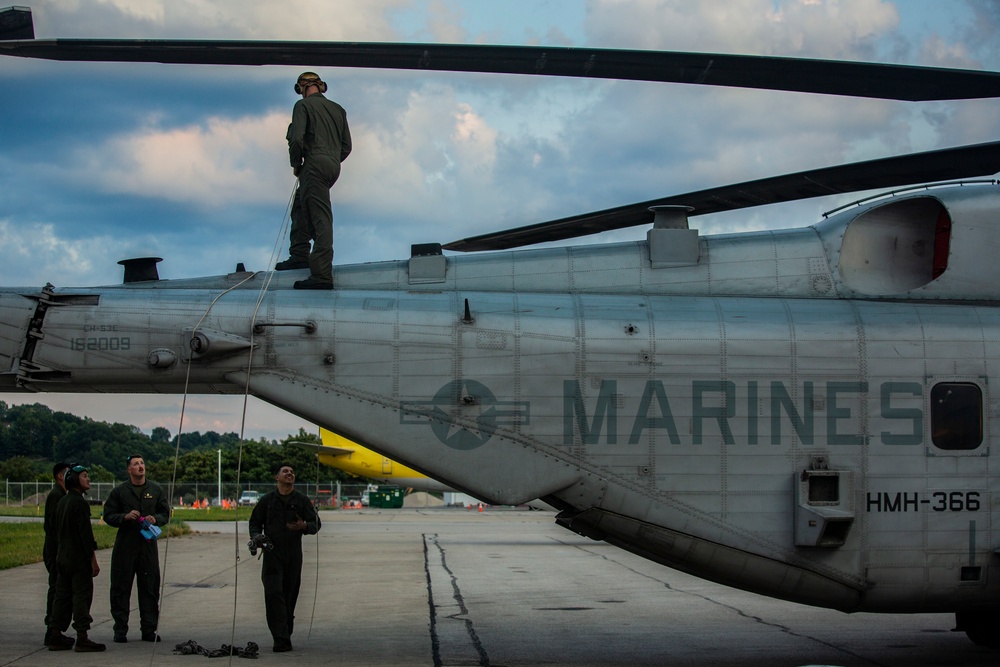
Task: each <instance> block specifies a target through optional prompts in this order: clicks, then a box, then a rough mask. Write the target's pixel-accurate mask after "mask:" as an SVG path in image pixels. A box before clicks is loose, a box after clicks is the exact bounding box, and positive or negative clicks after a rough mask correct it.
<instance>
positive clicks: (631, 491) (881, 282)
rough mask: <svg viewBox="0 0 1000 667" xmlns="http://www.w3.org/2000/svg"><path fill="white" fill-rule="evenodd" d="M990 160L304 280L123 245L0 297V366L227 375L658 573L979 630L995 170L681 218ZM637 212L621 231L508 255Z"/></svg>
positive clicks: (79, 46)
mask: <svg viewBox="0 0 1000 667" xmlns="http://www.w3.org/2000/svg"><path fill="white" fill-rule="evenodd" d="M14 13H16V14H17V16H14V15H13V14H14ZM8 18H10V20H9V21H7V26H8V27H7V28H6V29H5V37H6V40H7V41H4V42H3V43H0V53H3V54H6V55H13V56H23V57H36V58H49V59H57V60H100V61H144V62H166V63H170V62H174V63H215V64H234V65H250V64H257V65H263V64H285V65H293V64H294V65H302V66H308V67H310V68H313V67H320V66H326V67H381V68H396V69H412V70H420V69H426V70H455V71H481V72H506V73H521V74H534V75H554V76H583V77H586V76H589V77H605V78H628V79H639V80H649V81H670V82H683V83H693V84H705V85H723V86H742V87H751V88H767V89H776V90H791V91H800V92H813V93H826V94H838V95H854V96H867V97H881V98H888V99H900V100H912V101H921V100H939V99H966V98H987V97H998V96H1000V73H996V72H981V71H969V70H947V69H931V68H920V67H905V66H889V65H878V64H868V63H848V62H832V61H811V60H800V59H784V58H764V57H750V56H733V55H722V54H693V53H664V52H639V51H618V50H599V49H577V48H549V47H511V46H505V47H499V46H458V45H430V44H424V45H414V44H402V45H401V44H372V43H315V42H313V43H301V42H189V41H157V40H153V41H147V40H142V41H139V40H136V41H132V40H34V39H33V31H32V29H31V26H30V15H26V14H25V13H24V12H23V11H21V10H13V13H11V14H10V16H9V17H8ZM19 21H20V23H19ZM998 171H1000V142H994V143H987V144H978V145H973V146H965V147H961V148H954V149H946V150H940V151H935V152H931V153H921V154H916V155H910V156H903V157H894V158H887V159H883V160H875V161H870V162H864V163H857V164H851V165H840V166H836V167H831V168H827V169H819V170H814V171H809V172H802V173H798V174H792V175H786V176H779V177H775V178H768V179H764V180H758V181H752V182H748V183H742V184H739V185H734V186H725V187H720V188H715V189H711V190H705V191H700V192H695V193H688V194H683V195H675V196H670V197H666V198H663V199H658V200H654V201H650V202H643V203H640V204H635V205H628V206H622V207H620V208H616V209H610V210H605V211H599V212H596V213H592V214H587V215H583V216H576V217H572V218H565V219H561V220H557V221H554V222H550V223H542V224H537V225H532V226H529V227H523V228H519V229H515V230H510V231H506V232H499V233H497V234H488V235H484V236H480V237H475V238H469V239H464V240H460V241H455V242H452V243H448V244H445V245H444V246H443V248H444V249H445V250H451V251H483V250H486V251H491V250H492V251H493V252H484V253H480V254H472V255H467V256H460V255H448V256H446V255H444V254H443V252H442V246H440V245H438V244H433V243H428V244H426V245H421V246H415V247H414V248H413V254H412V256H411V257H410V258H408V259H403V260H401V261H390V262H381V263H374V264H364V265H350V266H338V267H336V271H335V277H334V281H335V287H336V289H335V291H333V292H329V293H304V292H300V291H295V290H293V289H292V282H293V281H294V280H295V279H296V278H301V277H302V276H301V275H297V274H298V273H299V272H297V271H291V272H285V273H282V274H272V273H270V272H260V273H251V272H246V271H237V272H234V273H230V274H227V275H220V276H217V277H211V278H201V279H184V280H169V281H168V280H159V279H158V278H157V276H156V271H155V264H153V263H152V261H148V262H143V261H141V260H137V261H136V262H133V263H132V265H130V266H127V267H126V279H125V283H124V284H122V285H109V286H103V287H95V288H88V289H67V288H56V287H53V286H52V285H46V286H44V287H24V288H6V289H3V290H2V292H0V319H2V324H0V363H2V367H3V372H2V374H0V382H2V388H3V390H4V391H17V390H21V391H50V392H55V391H62V392H102V393H114V392H183V391H185V390H186V391H189V392H201V393H223V394H225V393H242V392H243V391H244V388H245V387H246V388H248V391H249V392H250V393H251V394H253V395H255V396H257V397H259V398H261V399H263V400H265V401H268V402H270V403H273V404H275V405H278V406H281V407H283V408H285V409H286V410H288V411H289V412H292V413H295V414H297V415H300V416H301V417H304V418H305V419H308V420H310V421H312V422H315V423H316V424H319V425H322V426H324V427H327V428H330V429H332V430H334V431H336V432H337V433H340V434H342V435H344V436H345V437H348V438H350V439H352V440H354V441H357V442H359V443H361V444H363V445H365V446H368V447H371V448H372V449H375V450H376V451H378V452H380V453H382V454H384V455H386V456H389V457H391V458H393V459H395V460H398V461H400V462H403V463H405V464H406V465H409V466H411V467H413V468H415V469H417V470H419V471H421V472H424V473H426V474H428V475H430V476H432V477H434V478H435V479H438V480H441V481H442V482H445V483H447V484H448V485H449V486H452V487H454V488H456V489H460V490H463V491H467V492H469V493H472V494H474V495H475V496H477V497H480V498H484V499H487V500H489V501H492V502H494V503H499V504H517V503H522V502H524V501H527V500H531V499H534V498H541V499H543V500H545V501H546V502H548V503H550V504H552V505H553V506H555V507H557V508H558V509H559V510H560V513H559V514H558V516H557V519H556V521H557V522H558V523H559V524H561V525H562V526H565V527H566V528H568V529H570V530H572V531H575V532H577V533H580V534H582V535H586V536H589V537H592V538H594V539H598V540H605V541H607V542H609V543H611V544H614V545H617V546H619V547H621V548H623V549H627V550H629V551H632V552H634V553H637V554H640V555H642V556H645V557H647V558H649V559H652V560H654V561H657V562H660V563H663V564H664V565H667V566H670V567H673V568H677V569H679V570H683V571H685V572H689V573H693V574H695V575H698V576H701V577H704V578H706V579H711V580H713V581H717V582H721V583H724V584H728V585H730V586H735V587H738V588H741V589H746V590H749V591H755V592H757V593H760V594H763V595H768V596H772V597H776V598H782V599H785V600H792V601H796V602H800V603H805V604H810V605H817V606H822V607H828V608H833V609H839V610H842V611H845V612H854V611H874V612H889V613H892V612H896V613H905V612H954V613H955V614H956V615H957V621H958V622H957V626H958V628H959V629H961V630H964V631H965V632H967V633H968V635H969V636H970V637H971V638H972V639H973V641H976V642H979V643H986V644H993V645H996V644H997V643H998V642H1000V639H998V638H1000V557H998V553H997V549H998V547H1000V495H998V494H1000V473H998V470H1000V460H998V457H1000V451H994V448H993V438H994V433H993V430H994V428H997V429H998V431H997V437H1000V397H995V396H992V395H991V391H992V387H993V386H996V385H997V381H998V380H1000V306H998V298H1000V287H998V285H1000V266H998V263H997V261H996V258H997V256H998V255H1000V247H998V239H1000V236H998V234H997V229H996V226H997V224H998V222H1000V189H998V186H997V183H996V182H995V181H989V182H979V183H968V182H966V183H962V184H957V183H954V182H953V183H951V184H944V185H934V186H924V187H919V188H914V189H909V190H904V191H897V192H895V193H894V194H892V195H891V196H887V197H881V198H873V199H869V200H865V201H862V202H859V203H857V204H856V205H853V206H850V207H848V208H844V209H842V210H839V211H837V212H833V213H831V214H829V215H827V216H826V217H825V219H823V220H821V221H819V222H817V223H816V224H812V225H810V226H806V227H802V228H799V229H788V230H783V231H769V232H754V233H739V234H726V235H717V236H708V237H704V238H702V237H699V235H698V232H697V230H694V229H690V228H689V227H688V222H687V221H688V216H689V215H699V214H705V213H712V212H716V211H722V210H728V209H737V208H742V207H749V206H754V205H757V204H764V203H774V202H781V201H791V200H795V199H803V198H807V197H814V196H820V195H826V194H830V193H837V192H850V191H860V190H867V189H873V188H883V189H885V188H897V187H902V186H904V185H912V184H916V183H929V182H941V181H956V180H957V179H969V178H976V177H981V176H990V175H993V174H996V173H997V172H998ZM688 207H691V209H689V208H688ZM650 209H653V210H650ZM640 224H645V225H649V226H650V228H649V230H648V232H647V236H646V239H645V240H642V241H636V242H626V243H616V244H603V245H586V246H577V247H558V248H546V249H517V250H511V249H513V248H518V247H520V246H523V245H527V244H532V243H536V242H540V241H549V240H558V239H569V238H573V237H576V236H581V235H584V234H590V233H594V232H598V231H602V230H607V229H617V228H621V227H626V226H631V225H640ZM499 251H502V252H499ZM56 278H57V277H56ZM265 284H267V285H268V286H267V289H266V291H264V290H262V286H263V285H265ZM259 299H260V300H261V301H260V305H259V307H258V306H257V302H258V300H259Z"/></svg>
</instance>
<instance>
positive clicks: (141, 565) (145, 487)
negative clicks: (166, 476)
mask: <svg viewBox="0 0 1000 667" xmlns="http://www.w3.org/2000/svg"><path fill="white" fill-rule="evenodd" d="M126 471H127V472H128V481H127V482H123V483H121V484H119V485H118V486H116V487H115V488H114V489H112V490H111V493H110V494H108V499H107V500H106V501H105V502H104V522H105V523H106V524H108V525H109V526H113V527H115V528H117V529H118V534H117V535H116V536H115V546H114V549H113V550H112V551H111V617H112V618H113V619H114V621H115V637H114V639H115V641H116V642H118V643H119V644H121V643H124V642H127V641H128V615H129V605H130V604H131V599H132V579H135V582H136V588H137V589H138V591H139V630H140V631H141V633H142V641H144V642H158V641H160V636H159V635H158V634H156V628H157V626H158V625H159V621H160V609H159V600H160V559H159V554H158V553H157V550H156V541H155V540H146V538H145V537H143V536H142V533H140V532H139V531H140V530H141V529H142V520H143V519H146V520H148V521H149V523H151V524H153V525H156V526H163V525H165V524H166V523H167V522H168V521H170V505H169V503H168V502H167V497H166V495H165V494H164V493H163V489H162V488H161V487H160V485H159V484H157V483H156V482H152V481H150V480H148V479H146V462H145V461H143V459H142V457H141V456H139V455H138V454H134V455H132V456H130V457H128V460H127V463H126Z"/></svg>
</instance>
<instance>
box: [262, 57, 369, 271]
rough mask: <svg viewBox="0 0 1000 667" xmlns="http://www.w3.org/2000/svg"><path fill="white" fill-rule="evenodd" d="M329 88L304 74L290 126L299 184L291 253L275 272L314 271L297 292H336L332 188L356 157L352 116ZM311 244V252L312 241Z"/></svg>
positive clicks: (312, 75)
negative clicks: (349, 159) (350, 124)
mask: <svg viewBox="0 0 1000 667" xmlns="http://www.w3.org/2000/svg"><path fill="white" fill-rule="evenodd" d="M326 89H327V86H326V83H324V82H323V81H322V80H320V78H319V75H318V74H315V73H314V72H303V73H302V74H300V75H299V79H298V81H297V82H296V83H295V92H296V93H298V94H299V95H302V99H301V100H299V101H298V102H296V103H295V106H294V108H293V109H292V123H291V125H289V126H288V133H287V135H286V137H285V138H286V139H287V140H288V156H289V159H290V161H291V165H292V172H293V173H294V174H295V175H296V176H298V178H299V186H298V188H297V190H296V191H295V197H294V199H293V201H292V210H291V219H292V227H291V230H290V234H289V236H290V239H289V247H288V253H289V255H290V257H289V258H288V259H286V260H285V261H283V262H278V263H277V264H276V265H275V267H274V268H275V269H277V270H278V271H284V270H286V269H304V268H308V269H309V277H308V278H307V279H305V280H297V281H296V282H295V289H321V290H328V289H333V207H332V206H331V204H330V188H332V187H333V184H334V183H336V182H337V178H339V177H340V163H341V162H343V161H344V160H346V159H347V156H348V155H350V154H351V130H350V128H349V127H348V125H347V112H346V111H344V107H342V106H340V105H339V104H337V103H336V102H334V101H333V100H328V99H327V98H325V97H324V96H323V93H325V92H326ZM310 241H312V252H310V250H309V242H310Z"/></svg>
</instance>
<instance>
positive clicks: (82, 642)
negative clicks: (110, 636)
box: [49, 632, 107, 653]
mask: <svg viewBox="0 0 1000 667" xmlns="http://www.w3.org/2000/svg"><path fill="white" fill-rule="evenodd" d="M105 648H107V647H106V646H104V644H98V643H97V642H95V641H91V640H90V639H88V638H87V633H86V632H78V633H76V646H74V647H73V650H74V651H76V652H77V653H97V652H98V651H103V650H104V649H105ZM49 650H52V649H51V648H50V649H49Z"/></svg>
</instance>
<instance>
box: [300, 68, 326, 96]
mask: <svg viewBox="0 0 1000 667" xmlns="http://www.w3.org/2000/svg"><path fill="white" fill-rule="evenodd" d="M313 84H315V85H317V86H319V92H321V93H325V92H326V82H324V81H323V80H322V79H320V78H319V74H317V73H316V72H303V73H302V74H299V78H298V80H296V81H295V94H296V95H301V94H302V93H303V91H305V89H306V88H308V87H309V86H310V85H313Z"/></svg>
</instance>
